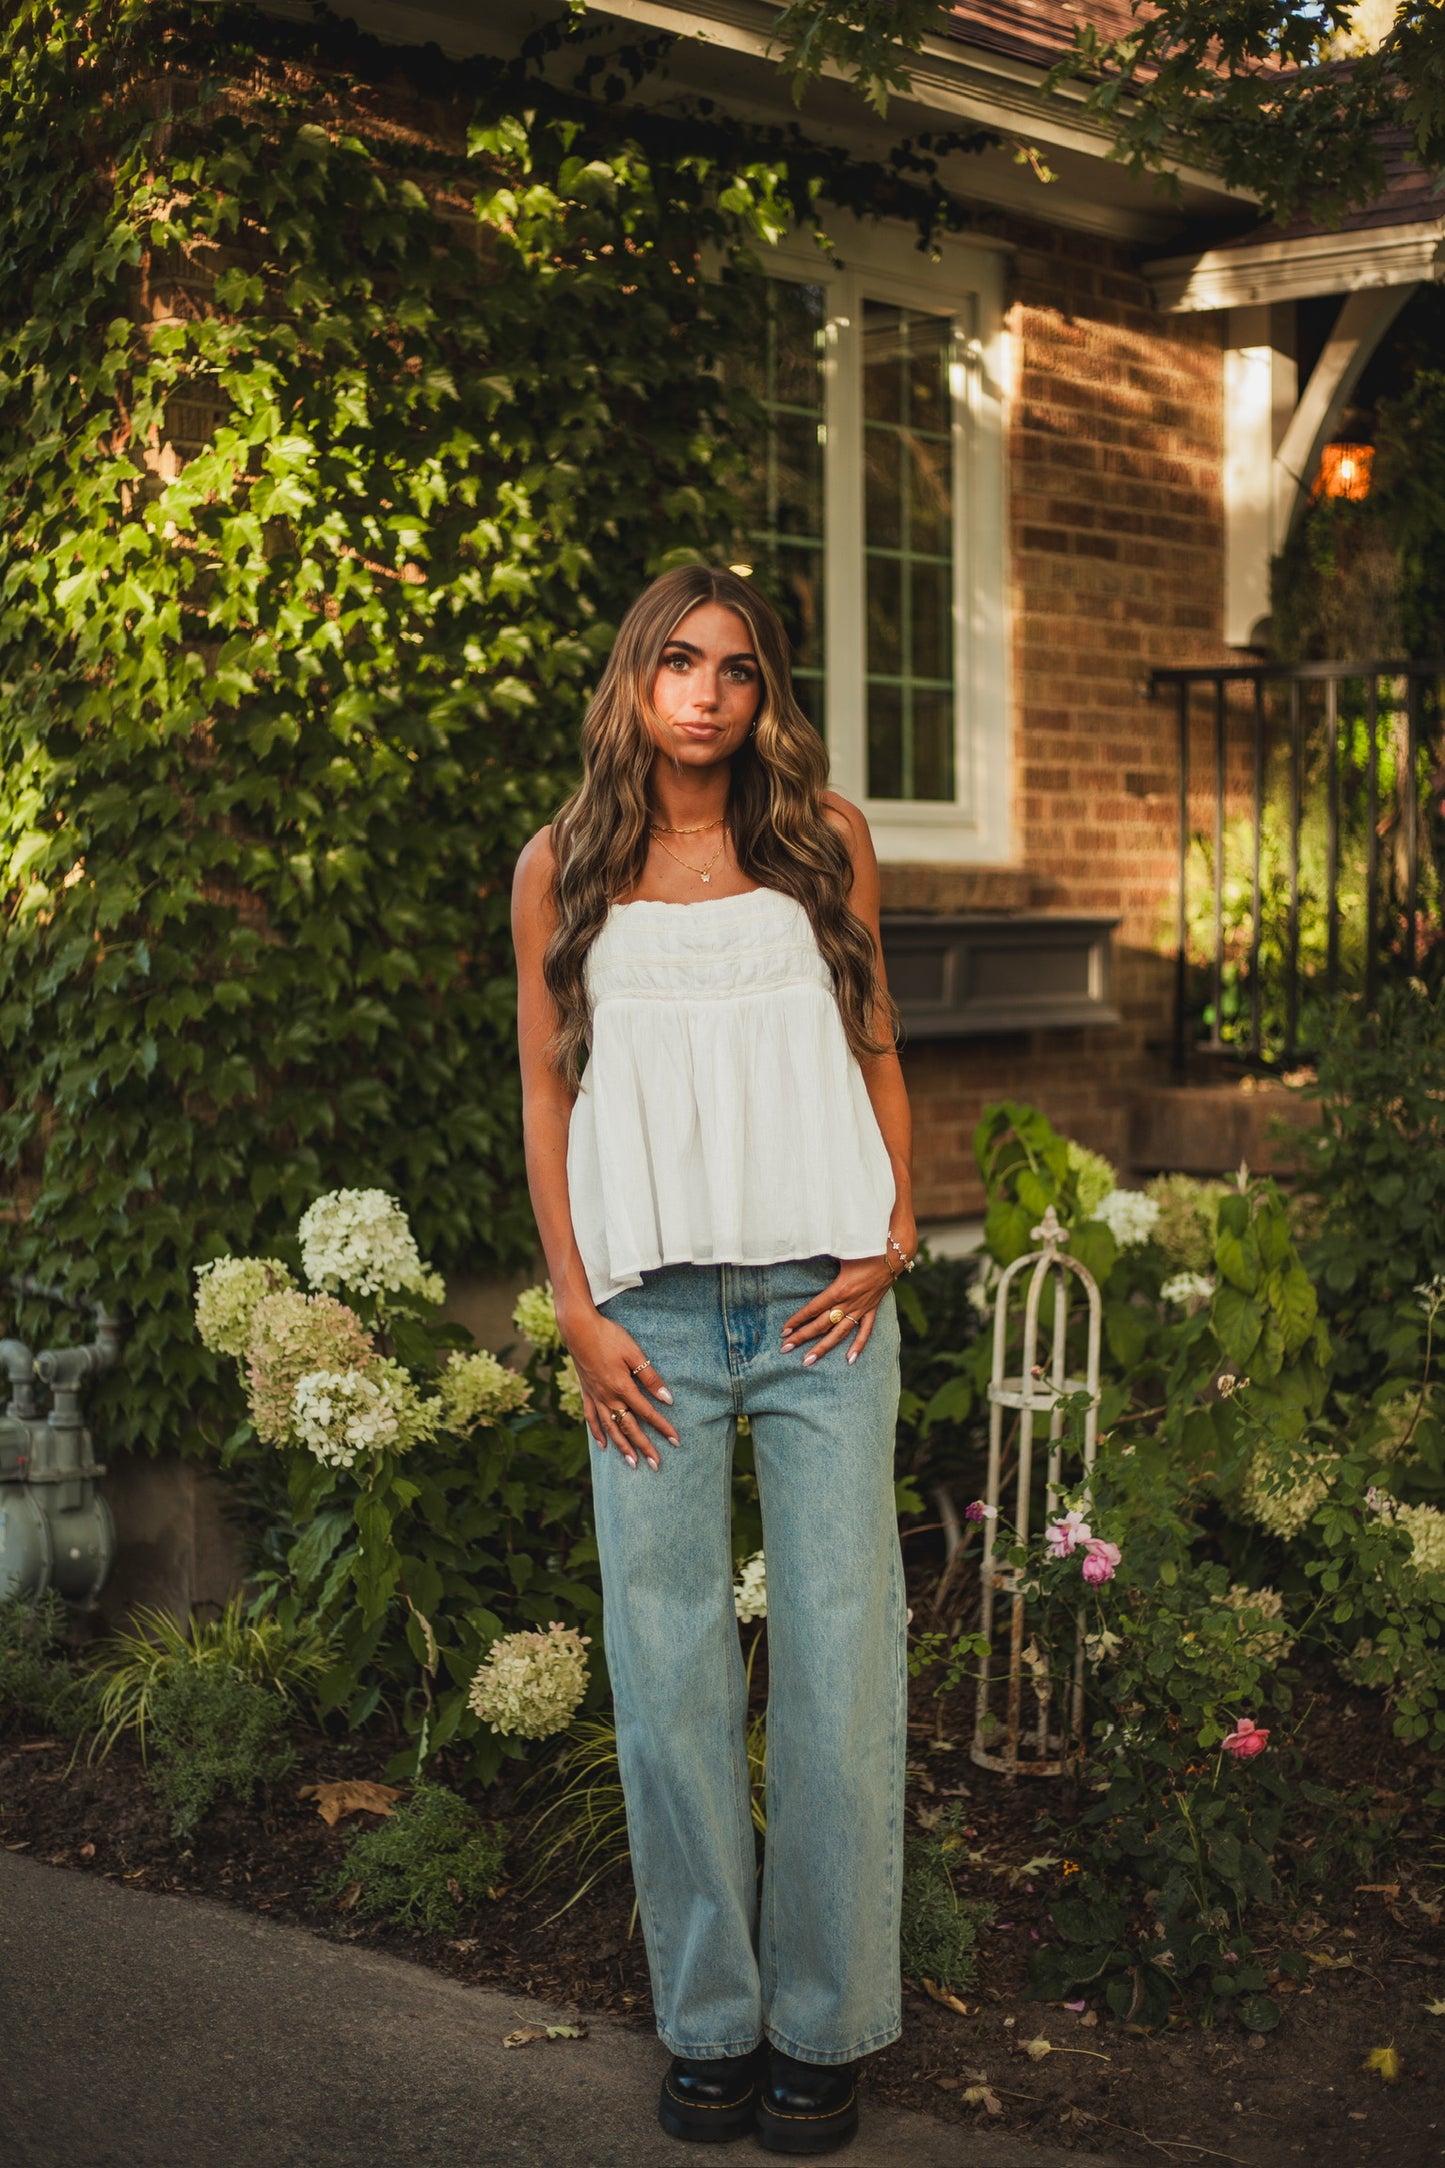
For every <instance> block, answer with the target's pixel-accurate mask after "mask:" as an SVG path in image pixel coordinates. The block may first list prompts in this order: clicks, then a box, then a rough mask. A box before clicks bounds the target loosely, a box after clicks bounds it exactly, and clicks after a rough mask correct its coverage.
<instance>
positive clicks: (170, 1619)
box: [95, 1595, 336, 1755]
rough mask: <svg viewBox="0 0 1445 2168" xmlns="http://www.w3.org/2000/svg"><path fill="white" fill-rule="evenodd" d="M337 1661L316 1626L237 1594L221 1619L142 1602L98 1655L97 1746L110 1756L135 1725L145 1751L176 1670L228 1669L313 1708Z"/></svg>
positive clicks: (291, 1702) (291, 1704) (332, 1647)
mask: <svg viewBox="0 0 1445 2168" xmlns="http://www.w3.org/2000/svg"><path fill="white" fill-rule="evenodd" d="M335 1659H336V1649H335V1645H334V1643H333V1642H332V1640H331V1638H330V1636H329V1635H328V1634H326V1633H325V1632H323V1631H322V1630H321V1629H320V1628H319V1627H317V1626H316V1625H314V1624H313V1623H310V1622H308V1621H306V1620H301V1621H299V1622H294V1621H292V1620H291V1619H289V1618H286V1617H282V1616H280V1615H279V1614H278V1613H277V1612H275V1611H274V1610H272V1609H271V1608H270V1607H269V1605H268V1604H266V1603H259V1604H258V1603H251V1604H247V1603H246V1601H245V1599H244V1598H243V1597H241V1596H239V1595H236V1596H232V1597H231V1599H230V1601H229V1602H228V1603H227V1605H226V1607H225V1609H224V1610H223V1611H222V1612H221V1614H220V1616H219V1617H218V1618H213V1619H201V1618H197V1617H196V1616H195V1614H194V1613H192V1615H191V1619H190V1621H189V1624H188V1625H184V1626H183V1625H182V1624H181V1623H180V1621H179V1620H178V1619H177V1618H176V1616H175V1614H174V1613H173V1612H171V1611H162V1610H157V1609H151V1608H149V1607H147V1606H142V1607H140V1608H139V1609H138V1610H136V1611H133V1612H132V1613H131V1619H130V1624H129V1626H128V1627H121V1628H119V1629H118V1630H117V1631H116V1632H115V1633H114V1634H112V1635H111V1637H110V1639H109V1640H108V1641H107V1642H106V1644H105V1646H104V1647H103V1648H102V1650H101V1652H100V1654H99V1655H98V1656H97V1657H96V1659H95V1681H96V1688H97V1699H96V1722H97V1724H98V1726H99V1729H100V1741H99V1751H100V1752H101V1754H102V1755H104V1754H108V1753H109V1752H110V1749H111V1748H112V1747H113V1746H114V1744H115V1742H116V1740H117V1739H118V1738H119V1737H120V1735H121V1733H122V1732H126V1731H133V1732H134V1733H135V1734H136V1737H137V1739H138V1741H139V1743H140V1747H141V1751H142V1753H144V1751H145V1745H146V1732H147V1729H148V1727H149V1725H150V1723H151V1722H152V1719H153V1715H154V1709H155V1699H156V1695H157V1693H158V1692H159V1691H160V1689H161V1688H162V1687H163V1686H164V1685H165V1684H166V1682H167V1681H168V1680H170V1679H173V1678H174V1677H175V1676H176V1675H177V1673H178V1672H182V1671H211V1670H221V1671H226V1672H230V1673H231V1674H233V1675H234V1676H235V1677H236V1678H239V1679H244V1680H247V1681H249V1683H250V1684H251V1685H253V1686H264V1687H266V1688H268V1689H269V1690H270V1692H271V1693H273V1694H275V1695H278V1696H279V1697H280V1699H281V1700H282V1701H283V1702H284V1703H286V1704H287V1705H288V1707H290V1708H293V1709H294V1708H296V1707H299V1706H300V1705H302V1704H303V1703H304V1704H306V1705H307V1706H309V1707H314V1706H315V1703H316V1697H317V1693H318V1690H319V1688H320V1684H321V1680H322V1678H323V1677H324V1676H325V1674H326V1673H327V1672H328V1671H329V1670H330V1668H331V1666H332V1664H333V1663H334V1662H335Z"/></svg>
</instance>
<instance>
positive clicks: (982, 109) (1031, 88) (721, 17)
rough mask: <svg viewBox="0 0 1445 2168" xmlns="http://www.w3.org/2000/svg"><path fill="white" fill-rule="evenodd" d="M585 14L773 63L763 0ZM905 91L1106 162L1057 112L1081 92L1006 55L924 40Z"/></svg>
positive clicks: (1197, 171)
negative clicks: (1048, 85) (1050, 84)
mask: <svg viewBox="0 0 1445 2168" xmlns="http://www.w3.org/2000/svg"><path fill="white" fill-rule="evenodd" d="M587 8H588V12H589V14H593V15H612V16H617V17H620V18H621V19H622V20H623V21H625V22H632V23H637V24H639V25H641V26H642V27H643V28H645V29H649V30H668V31H671V32H672V33H673V35H674V36H676V37H681V38H686V39H688V40H690V41H691V42H692V43H695V44H699V45H715V46H718V47H721V48H723V49H724V50H726V51H728V52H732V53H739V54H744V55H746V56H747V57H748V58H750V59H755V60H773V59H774V58H775V48H776V26H777V9H776V7H774V6H771V5H769V4H767V0H702V5H700V6H697V5H694V6H692V7H681V6H678V5H674V0H587ZM907 67H908V74H909V83H910V87H909V90H908V91H907V92H906V93H904V94H903V95H905V96H907V97H909V98H911V99H913V100H914V101H915V102H916V103H917V104H919V105H922V106H927V107H929V108H931V109H932V110H933V111H935V112H939V113H946V114H948V115H949V116H950V117H951V118H953V119H956V120H966V121H969V122H971V123H973V124H974V125H975V126H978V127H985V128H995V129H1004V130H1007V131H1009V132H1012V133H1015V134H1019V135H1027V136H1029V137H1031V138H1032V139H1033V140H1034V141H1035V142H1037V143H1039V144H1041V145H1043V146H1046V147H1048V148H1051V149H1054V150H1068V151H1074V152H1077V153H1080V154H1081V155H1082V156H1084V157H1087V158H1096V159H1100V160H1103V159H1106V158H1107V156H1108V152H1109V148H1110V145H1111V143H1112V141H1113V138H1112V136H1111V134H1110V132H1109V130H1108V129H1107V128H1105V127H1103V126H1102V125H1101V124H1100V123H1099V122H1097V121H1093V120H1090V119H1088V118H1086V117H1085V115H1084V114H1083V112H1082V110H1081V111H1080V112H1079V113H1078V114H1077V115H1076V116H1075V117H1072V118H1071V117H1068V116H1066V115H1064V114H1062V113H1061V112H1060V111H1059V106H1060V104H1061V103H1062V102H1069V103H1076V104H1078V105H1079V106H1080V107H1081V108H1082V103H1083V93H1082V92H1081V91H1078V90H1075V89H1071V88H1067V87H1066V88H1063V89H1061V90H1058V91H1053V92H1050V93H1049V94H1048V95H1047V96H1045V95H1044V92H1043V87H1042V86H1043V83H1044V79H1045V73H1046V71H1045V70H1043V69H1041V68H1035V67H1030V66H1029V64H1028V63H1027V62H1026V61H1019V60H1012V59H1010V58H1009V57H1008V56H1007V55H1006V54H1003V53H994V52H990V51H988V50H987V49H985V48H984V47H981V46H970V45H967V44H965V43H964V42H963V41H962V40H961V39H960V40H957V41H955V40H953V39H948V38H925V39H924V41H923V45H922V47H921V49H920V50H919V52H917V53H916V54H914V55H913V56H912V57H911V58H910V59H909V60H908V62H907ZM823 74H824V75H825V76H827V77H829V78H830V79H832V80H834V81H837V82H842V83H846V82H848V81H849V80H850V78H849V76H848V72H847V70H846V69H845V68H841V67H839V66H838V65H837V63H836V62H833V61H827V62H825V63H824V66H823ZM1165 164H1166V167H1167V170H1168V171H1169V172H1170V173H1172V174H1173V175H1174V176H1175V178H1176V179H1177V180H1178V181H1179V182H1180V183H1181V184H1183V185H1184V186H1186V187H1194V188H1198V189H1202V190H1205V191H1207V192H1208V193H1210V194H1211V195H1214V196H1218V197H1221V198H1224V199H1228V200H1230V201H1233V202H1236V203H1239V204H1240V205H1241V206H1244V207H1248V206H1250V205H1252V204H1254V203H1256V202H1257V201H1258V198H1257V197H1256V196H1255V195H1254V194H1252V193H1251V192H1250V191H1248V190H1245V189H1241V188H1237V187H1232V186H1230V185H1229V184H1227V183H1226V182H1224V181H1223V180H1221V179H1220V177H1219V175H1218V174H1217V173H1213V172H1211V171H1209V170H1208V169H1207V168H1206V167H1203V166H1197V165H1194V164H1191V163H1188V162H1186V161H1185V160H1184V159H1168V160H1166V161H1165Z"/></svg>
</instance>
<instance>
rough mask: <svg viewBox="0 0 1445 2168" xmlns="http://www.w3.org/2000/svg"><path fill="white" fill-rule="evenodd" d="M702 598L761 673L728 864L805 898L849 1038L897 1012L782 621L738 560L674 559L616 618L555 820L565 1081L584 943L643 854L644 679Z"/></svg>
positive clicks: (734, 786) (555, 994)
mask: <svg viewBox="0 0 1445 2168" xmlns="http://www.w3.org/2000/svg"><path fill="white" fill-rule="evenodd" d="M708 602H716V603H720V604H721V605H722V607H723V608H724V609H727V610H735V611H736V612H737V614H738V616H739V617H740V618H741V619H742V620H743V622H744V624H745V625H746V626H747V628H748V631H749V632H750V634H751V635H752V644H753V652H754V654H755V655H756V656H757V659H758V669H759V672H760V674H761V678H762V692H761V696H760V698H759V702H758V712H757V717H756V720H755V722H754V725H753V730H752V734H751V736H750V737H749V738H748V739H747V740H746V741H745V742H744V744H743V745H742V746H741V747H740V748H739V750H738V752H737V753H736V754H735V755H734V757H733V763H732V781H731V787H730V792H729V798H728V816H727V817H728V827H729V830H730V833H731V836H732V844H733V850H734V852H735V853H736V856H737V861H738V865H739V867H740V868H741V870H742V871H743V872H744V873H745V874H746V875H747V876H748V878H749V879H750V880H753V881H756V882H757V884H758V886H759V887H760V888H774V889H778V890H779V891H781V893H782V894H783V895H785V896H792V897H794V898H795V899H796V900H797V902H799V903H800V904H801V905H802V906H803V909H804V910H805V911H806V912H807V914H808V918H809V921H810V923H811V925H812V928H813V932H814V935H815V937H816V939H817V943H818V947H819V949H820V950H821V952H822V955H823V958H824V960H825V962H826V963H827V965H828V968H829V971H830V972H831V973H832V977H833V990H834V993H835V994H836V996H837V1001H838V1010H839V1014H840V1015H841V1017H842V1020H843V1029H844V1031H845V1033H846V1034H847V1039H848V1044H849V1046H850V1047H851V1048H852V1050H853V1052H854V1053H855V1054H856V1055H858V1056H859V1057H860V1059H861V1058H864V1057H866V1056H867V1055H870V1054H879V1053H882V1052H884V1051H885V1050H886V1049H887V1048H888V1047H890V1046H891V1045H892V1044H893V1040H894V1036H895V1014H894V1010H893V1006H892V1003H891V1002H889V1001H888V1000H887V998H886V996H885V994H884V992H883V989H882V987H881V985H880V982H879V977H878V964H877V956H876V953H875V950H874V945H873V936H872V934H871V933H870V932H869V930H868V928H867V927H866V926H865V925H864V924H863V922H862V920H861V919H860V918H858V917H857V915H856V914H855V913H854V911H853V910H852V909H851V908H850V907H849V903H848V893H849V890H850V888H851V886H852V879H853V866H852V860H851V858H850V857H849V853H848V846H847V843H846V842H845V840H844V838H843V836H842V834H841V833H840V831H839V829H838V827H837V826H836V824H835V823H834V822H833V821H831V820H830V819H829V818H828V815H827V812H826V810H825V808H824V805H823V792H824V789H825V787H826V785H827V781H828V756H827V753H826V751H825V750H824V747H823V742H822V740H821V738H820V737H819V736H818V733H817V732H816V731H815V730H814V728H813V726H812V724H811V723H810V722H809V721H808V718H807V717H806V716H805V715H804V713H803V711H802V709H801V708H800V707H799V706H798V703H797V700H796V699H795V697H794V694H793V684H792V670H791V666H790V662H789V655H788V636H787V634H786V632H785V631H784V630H783V625H782V621H781V619H780V618H779V616H778V614H777V612H776V611H775V610H774V609H773V608H772V606H771V604H770V603H768V602H767V601H766V600H765V599H764V597H763V596H762V595H760V594H759V593H758V590H757V589H756V588H755V587H754V586H753V585H752V584H751V582H750V581H747V580H744V579H742V578H740V577H739V576H738V575H737V574H736V573H733V572H723V571H718V570H715V569H714V568H713V567H711V566H708V565H680V566H678V567H676V568H675V569H674V570H673V571H671V572H664V573H663V574H662V575H661V577H660V578H658V579H655V580H654V581H653V582H652V583H651V585H650V586H648V587H646V588H644V589H643V591H642V593H641V594H640V595H639V596H638V598H637V600H636V601H635V602H634V603H633V604H632V607H631V608H630V609H629V610H628V612H627V615H626V616H625V617H624V618H623V620H622V623H621V625H620V626H619V627H618V630H617V638H616V641H615V642H614V644H613V648H612V653H611V655H610V656H609V657H608V660H607V667H606V669H605V670H604V671H603V673H602V680H601V683H600V684H599V685H598V687H597V691H596V693H595V694H594V695H593V698H592V702H591V705H590V706H589V708H588V710H587V715H586V719H585V721H584V722H583V725H582V781H581V784H580V785H579V787H578V789H577V790H576V791H574V792H573V794H572V796H571V797H570V798H569V799H568V800H567V803H566V804H565V805H564V806H563V807H562V810H561V812H560V813H558V815H557V817H556V819H555V820H554V821H553V823H552V849H553V854H554V856H555V859H556V867H557V871H556V877H555V882H554V891H553V892H554V898H555V903H556V909H557V925H556V930H555V931H554V933H553V935H552V938H551V940H550V941H549V942H548V944H547V953H546V956H545V958H544V961H543V966H542V970H543V977H544V979H545V981H546V985H547V990H548V992H549V993H550V994H551V997H552V1000H553V1002H554V1004H555V1006H556V1010H557V1017H558V1026H557V1033H556V1037H555V1040H554V1042H553V1045H552V1049H551V1053H552V1059H553V1061H554V1063H555V1065H556V1067H557V1069H558V1070H559V1072H560V1073H561V1074H562V1075H563V1076H564V1077H565V1078H566V1079H567V1081H568V1082H569V1083H571V1084H573V1085H575V1084H576V1083H577V1082H578V1081H579V1079H580V1077H581V1073H582V1065H583V1062H584V1060H585V1058H586V1052H587V1039H588V1030H589V1025H590V1014H589V1007H588V1001H587V988H586V976H585V973H586V963H587V952H588V950H589V949H590V948H591V946H592V943H593V942H594V941H595V940H596V938H597V936H598V934H599V933H600V932H601V931H602V927H603V923H604V921H605V920H606V917H607V913H608V911H609V910H610V908H611V906H612V905H613V904H614V903H617V902H620V901H622V900H624V899H625V898H626V897H627V896H629V895H630V894H631V892H632V890H633V889H634V888H635V887H636V886H637V884H638V882H639V881H640V880H641V878H642V874H643V869H644V867H645V866H646V863H647V853H648V849H649V829H650V826H651V822H652V819H653V813H654V809H653V807H652V805H651V803H650V801H649V798H648V782H649V779H650V776H651V773H652V764H653V762H654V761H655V760H657V759H658V758H660V757H662V756H660V755H659V752H658V748H657V743H656V740H655V739H654V738H653V736H652V734H651V730H650V728H649V722H650V719H651V717H652V713H653V711H652V687H653V685H654V683H655V681H656V678H657V673H658V670H659V669H660V668H661V665H662V657H663V652H664V650H665V648H666V647H667V644H668V641H669V640H670V639H671V638H672V637H673V635H674V634H675V633H676V631H677V628H678V626H679V624H680V623H681V622H682V620H683V618H684V617H686V616H687V614H688V612H689V611H690V610H695V609H697V608H698V607H699V605H700V604H702V603H708ZM880 1025H881V1026H882V1027H883V1030H882V1035H880Z"/></svg>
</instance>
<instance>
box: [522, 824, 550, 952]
mask: <svg viewBox="0 0 1445 2168" xmlns="http://www.w3.org/2000/svg"><path fill="white" fill-rule="evenodd" d="M556 875H557V854H556V852H555V851H554V850H553V848H552V831H551V829H550V828H539V829H538V830H537V833H536V834H535V835H534V836H533V837H532V840H531V841H530V843H528V844H526V845H525V846H524V847H523V849H522V853H521V855H520V857H519V858H518V860H517V870H516V872H515V873H514V874H513V875H512V940H513V944H514V945H515V947H516V949H517V953H518V955H519V956H521V955H523V954H524V952H525V953H526V954H529V955H530V954H531V953H532V951H533V948H534V947H536V948H537V953H538V954H540V953H541V949H542V948H544V947H545V946H546V944H547V942H548V941H549V940H550V939H551V936H552V928H553V927H554V926H555V924H556V922H557V904H556V898H555V896H554V894H553V884H554V882H555V880H556ZM538 944H540V946H539V945H538Z"/></svg>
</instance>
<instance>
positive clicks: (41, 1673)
mask: <svg viewBox="0 0 1445 2168" xmlns="http://www.w3.org/2000/svg"><path fill="white" fill-rule="evenodd" d="M93 1720H94V1716H93V1694H92V1691H91V1682H90V1680H89V1679H88V1678H87V1677H86V1675H85V1673H84V1672H82V1671H80V1670H79V1669H78V1668H77V1666H76V1664H75V1661H74V1658H73V1657H72V1656H71V1655H70V1654H69V1653H68V1651H67V1650H66V1648H65V1606H64V1604H63V1603H62V1602H61V1600H60V1598H59V1597H58V1596H57V1595H56V1594H55V1592H54V1590H53V1589H51V1590H47V1592H46V1593H45V1595H43V1596H42V1597H40V1598H39V1599H38V1600H37V1601H33V1602H32V1600H31V1599H30V1598H29V1597H27V1596H7V1597H5V1598H4V1600H3V1601H0V1728H3V1729H4V1730H6V1731H9V1730H12V1729H16V1728H18V1727H20V1726H22V1725H26V1726H28V1725H34V1724H38V1725H40V1726H41V1727H42V1728H43V1729H44V1730H46V1731H55V1732H59V1733H60V1734H61V1736H62V1737H63V1738H74V1737H75V1736H76V1735H77V1734H79V1733H80V1732H82V1731H84V1730H85V1728H86V1726H87V1725H88V1724H90V1723H91V1722H93Z"/></svg>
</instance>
